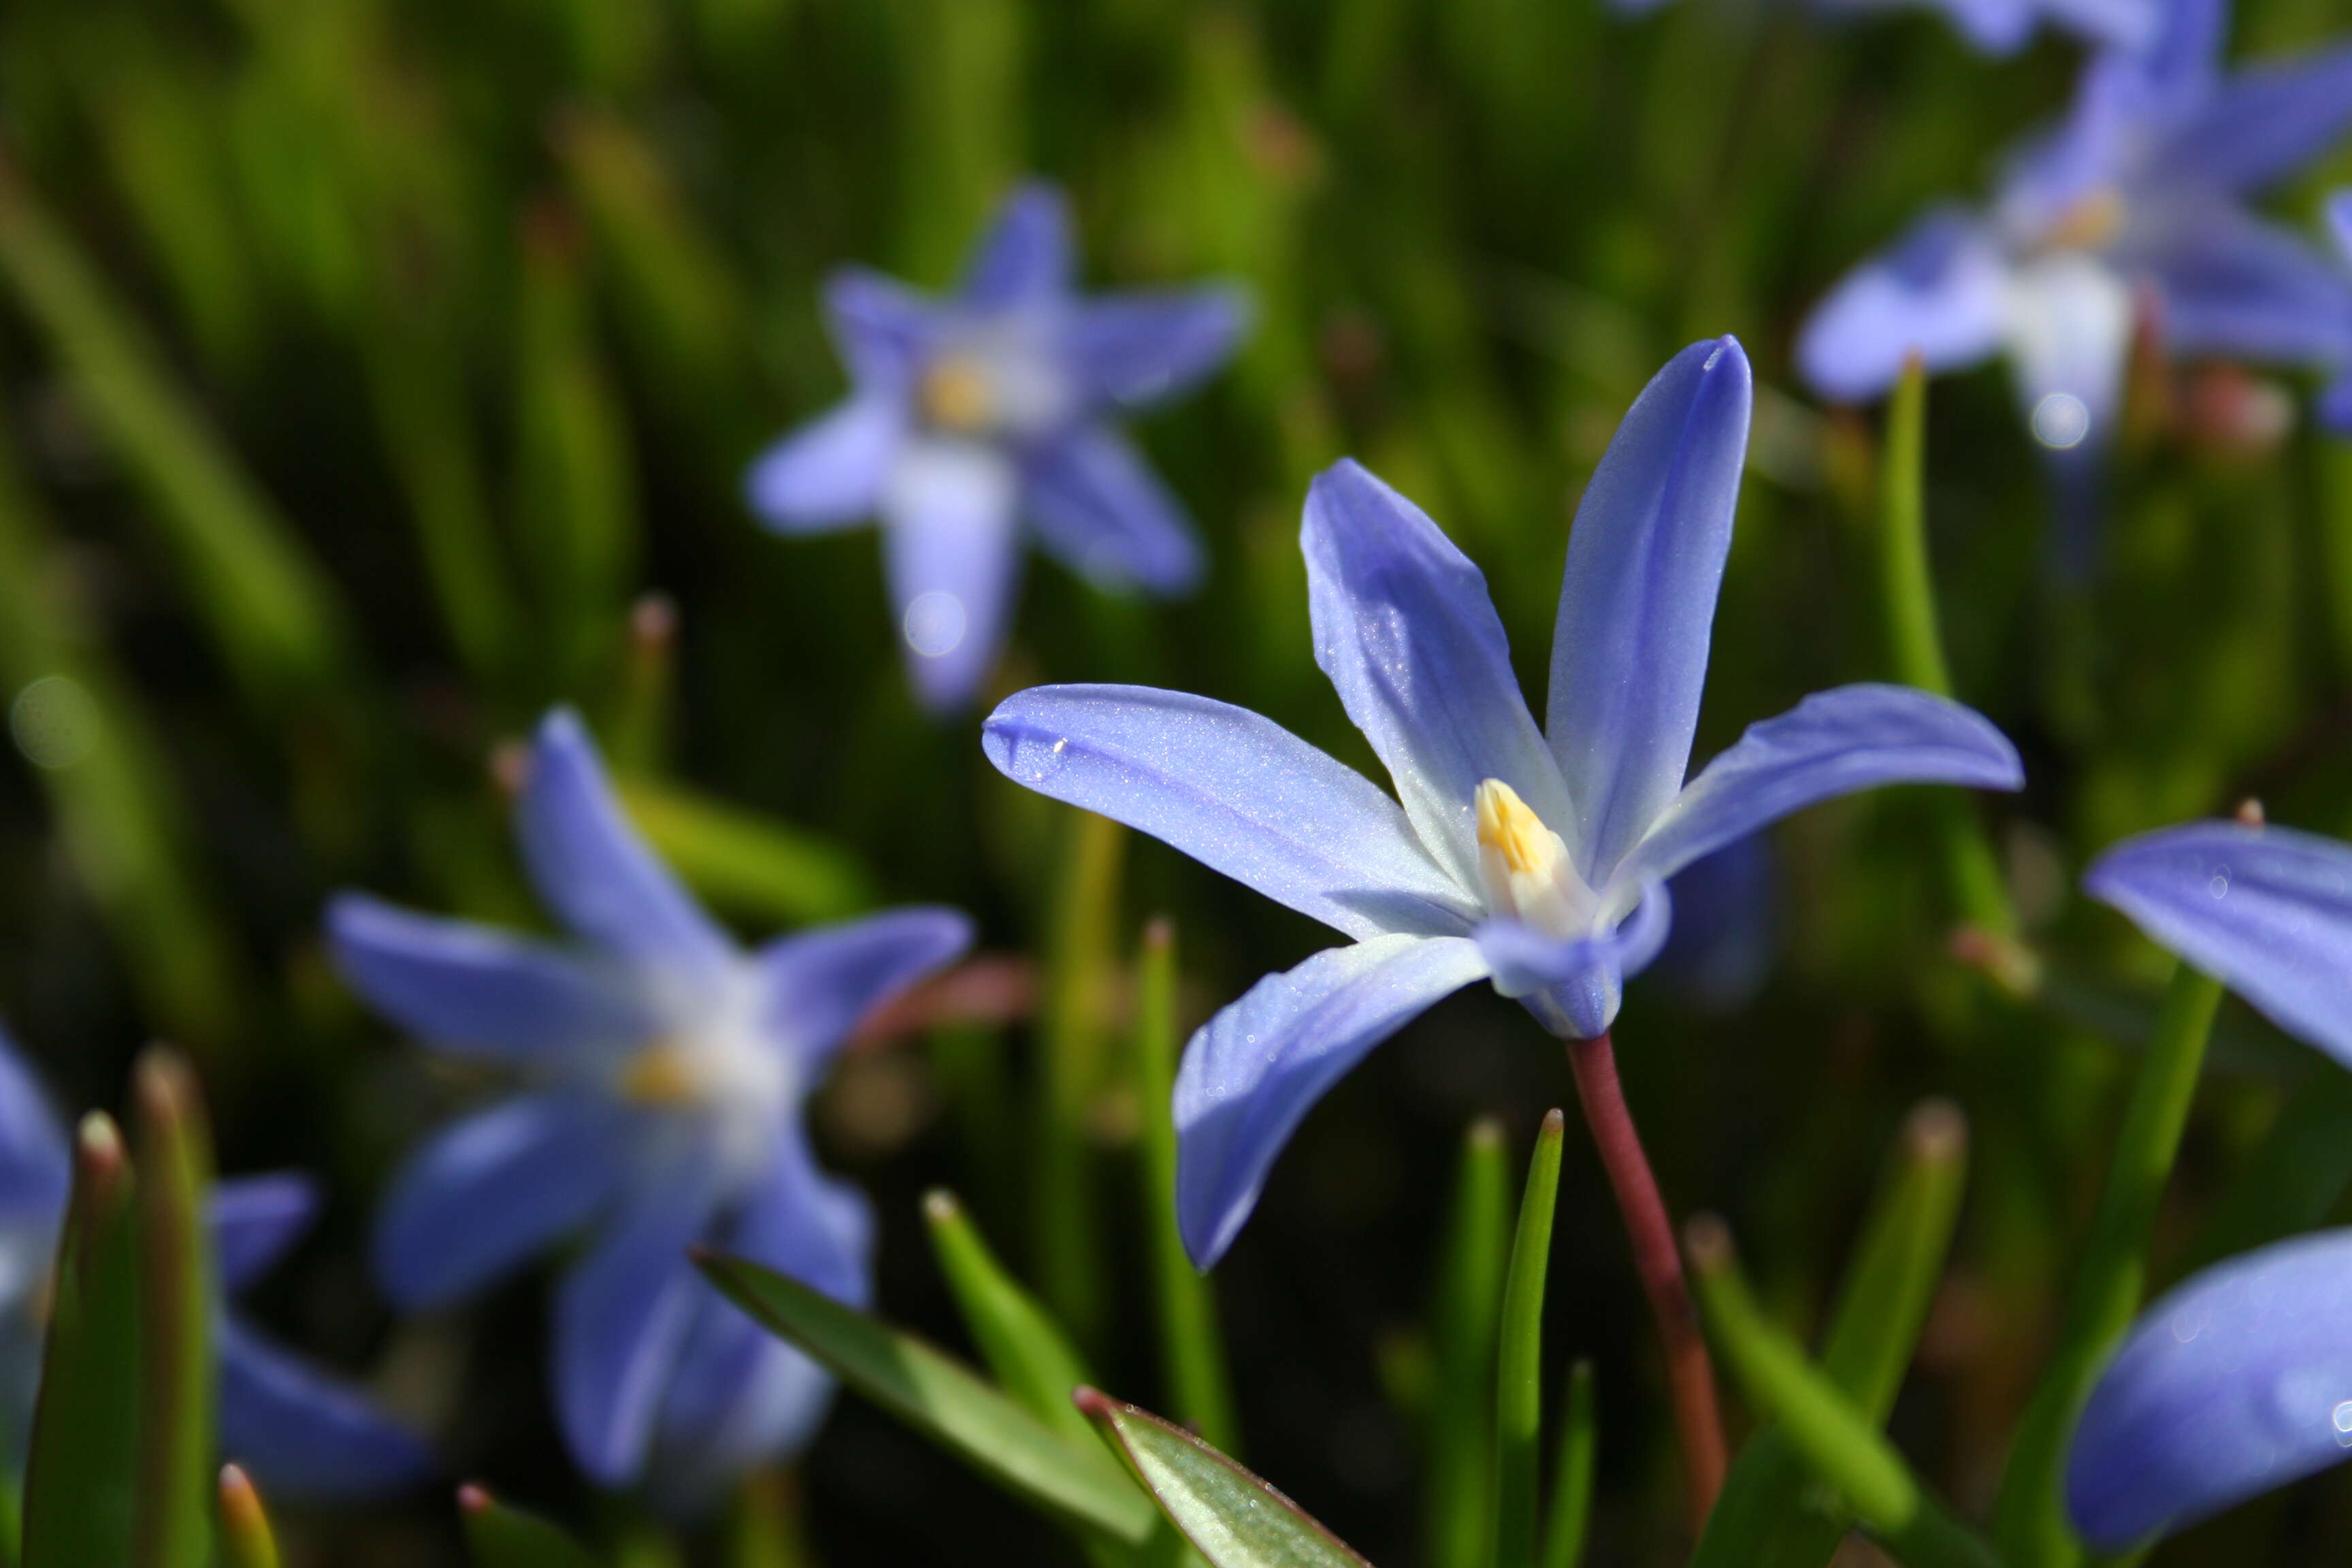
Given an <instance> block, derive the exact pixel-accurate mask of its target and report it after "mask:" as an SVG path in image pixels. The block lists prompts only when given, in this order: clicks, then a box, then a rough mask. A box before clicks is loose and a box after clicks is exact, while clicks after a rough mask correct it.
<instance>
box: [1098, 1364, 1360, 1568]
mask: <svg viewBox="0 0 2352 1568" xmlns="http://www.w3.org/2000/svg"><path fill="white" fill-rule="evenodd" d="M1079 1398H1080V1404H1081V1405H1082V1406H1083V1408H1084V1409H1085V1410H1086V1413H1087V1415H1090V1416H1092V1417H1093V1418H1094V1419H1095V1420H1097V1421H1098V1422H1100V1423H1101V1424H1102V1426H1104V1428H1105V1429H1106V1430H1108V1432H1109V1434H1110V1436H1111V1438H1112V1440H1113V1441H1114V1442H1116V1443H1117V1444H1118V1448H1119V1451H1120V1452H1121V1453H1123V1454H1125V1455H1126V1456H1127V1458H1128V1462H1129V1463H1130V1464H1132V1465H1133V1466H1134V1467H1135V1469H1136V1473H1137V1474H1139V1476H1141V1477H1142V1478H1143V1484H1144V1485H1145V1486H1147V1487H1149V1488H1150V1489H1151V1495H1152V1496H1153V1497H1155V1498H1157V1499H1158V1500H1160V1508H1161V1509H1163V1510H1166V1512H1167V1515H1168V1517H1169V1519H1170V1520H1171V1521H1173V1522H1174V1524H1175V1526H1176V1528H1177V1529H1179V1530H1181V1531H1183V1532H1184V1536H1185V1539H1186V1540H1188V1541H1190V1542H1192V1545H1193V1547H1194V1549H1195V1550H1197V1551H1198V1552H1200V1553H1201V1555H1202V1556H1203V1557H1205V1558H1207V1559H1208V1560H1209V1563H1210V1564H1211V1568H1370V1565H1369V1564H1367V1563H1365V1561H1364V1560H1363V1559H1362V1558H1361V1557H1359V1556H1357V1555H1356V1553H1355V1552H1351V1551H1349V1549H1348V1547H1347V1545H1346V1544H1345V1543H1344V1542H1341V1541H1340V1540H1339V1537H1338V1536H1336V1535H1333V1534H1332V1533H1331V1532H1330V1531H1328V1530H1326V1529H1324V1528H1323V1527H1322V1526H1321V1525H1319V1524H1318V1523H1316V1522H1315V1521H1314V1520H1313V1519H1311V1518H1309V1517H1308V1516H1307V1513H1306V1512H1305V1510H1302V1509H1300V1508H1299V1506H1298V1505H1297V1503H1295V1502H1292V1501H1291V1500H1289V1499H1288V1498H1286V1497H1285V1496H1283V1495H1282V1494H1281V1493H1280V1492H1278V1491H1276V1490H1275V1489H1273V1488H1272V1487H1270V1486H1268V1485H1266V1484H1265V1482H1264V1481H1262V1480H1260V1479H1257V1477H1255V1476H1254V1475H1252V1474H1250V1473H1249V1471H1247V1470H1245V1469H1244V1468H1242V1467H1241V1466H1239V1465H1237V1464H1235V1463H1234V1461H1233V1460H1231V1459H1228V1458H1225V1457H1224V1456H1223V1454H1220V1453H1218V1452H1217V1451H1216V1450H1215V1449H1214V1448H1212V1447H1209V1446H1208V1445H1207V1444H1206V1443H1203V1442H1202V1441H1201V1439H1199V1438H1198V1437H1195V1436H1192V1434H1191V1433H1190V1432H1187V1431H1185V1430H1184V1429H1183V1428H1182V1427H1181V1426H1175V1425H1173V1424H1172V1423H1171V1422H1167V1421H1162V1420H1161V1419H1160V1417H1159V1416H1157V1415H1152V1414H1150V1412H1149V1411H1144V1410H1139V1409H1137V1408H1136V1407H1135V1406H1134V1405H1121V1404H1119V1403H1118V1401H1116V1400H1113V1399H1109V1398H1108V1397H1106V1396H1105V1395H1103V1394H1098V1393H1097V1392H1096V1391H1095V1390H1093V1389H1087V1391H1086V1392H1085V1393H1084V1394H1081V1395H1080V1396H1079Z"/></svg>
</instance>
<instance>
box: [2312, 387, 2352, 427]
mask: <svg viewBox="0 0 2352 1568" xmlns="http://www.w3.org/2000/svg"><path fill="white" fill-rule="evenodd" d="M2319 423H2320V424H2321V425H2322V426H2325V427H2326V428H2327V429H2329V430H2332V431H2334V432H2335V433H2336V435H2338V436H2352V375H2346V376H2341V377H2339V378H2337V379H2336V381H2335V382H2333V383H2331V384H2329V385H2328V387H2327V389H2326V391H2324V392H2322V393H2321V394H2320V395H2319Z"/></svg>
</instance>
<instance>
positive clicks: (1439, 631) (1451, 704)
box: [1299, 460, 1570, 888]
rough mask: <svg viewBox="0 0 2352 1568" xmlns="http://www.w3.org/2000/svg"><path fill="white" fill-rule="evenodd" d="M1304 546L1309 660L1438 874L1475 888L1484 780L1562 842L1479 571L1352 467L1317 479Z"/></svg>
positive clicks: (1540, 748) (1555, 779)
mask: <svg viewBox="0 0 2352 1568" xmlns="http://www.w3.org/2000/svg"><path fill="white" fill-rule="evenodd" d="M1299 544H1300V547H1301V548H1302V549H1303V550H1305V552H1306V553H1307V609H1308V612H1309V614H1310V615H1311V616H1312V618H1313V621H1314V629H1315V662H1316V663H1317V664H1319V665H1321V666H1322V667H1323V673H1324V674H1326V675H1328V676H1329V677H1330V678H1331V684H1332V685H1333V686H1334V687H1336V688H1337V689H1339V700H1340V702H1341V703H1342V704H1343V705H1345V706H1346V708H1347V710H1348V717H1349V718H1350V719H1352V720H1354V721H1356V728H1358V729H1359V730H1361V731H1363V732H1364V738H1365V739H1367V740H1369V741H1370V742H1371V743H1372V750H1373V751H1374V752H1378V753H1379V755H1380V759H1381V762H1382V763H1386V764H1387V766H1388V770H1389V777H1390V778H1391V779H1392V780H1393V781H1394V782H1395V784H1396V791H1397V798H1398V799H1399V800H1401V801H1402V803H1403V805H1404V810H1405V815H1406V816H1408V817H1410V818H1411V819H1412V826H1413V831H1414V832H1415V833H1417V834H1418V835H1420V837H1421V841H1422V843H1423V845H1424V846H1425V847H1427V848H1428V850H1429V853H1430V855H1431V856H1432V857H1433V858H1434V859H1435V860H1436V861H1437V863H1438V864H1439V865H1441V866H1443V867H1444V868H1446V870H1447V871H1449V872H1450V873H1452V875H1453V876H1454V879H1455V880H1456V881H1458V882H1460V883H1461V884H1462V885H1463V886H1464V887H1465V888H1475V887H1477V886H1478V885H1479V871H1478V823H1477V813H1476V811H1475V809H1474V806H1473V804H1472V802H1473V797H1475V795H1476V794H1477V792H1478V785H1479V784H1481V783H1483V782H1484V781H1486V780H1487V779H1490V778H1494V779H1500V780H1502V781H1503V782H1504V783H1505V784H1509V785H1510V786H1511V787H1512V788H1513V789H1514V790H1516V791H1517V792H1518V795H1519V797H1520V798H1521V799H1522V800H1524V801H1526V802H1527V803H1528V805H1529V806H1530V807H1532V808H1533V809H1534V811H1535V813H1536V815H1537V816H1539V817H1541V818H1543V820H1544V822H1545V823H1546V824H1547V825H1548V826H1550V827H1551V828H1552V829H1553V830H1554V831H1556V832H1562V833H1564V832H1565V831H1566V830H1567V824H1568V822H1569V819H1570V804H1569V795H1568V793H1567V792H1566V791H1565V790H1563V789H1562V787H1561V785H1560V779H1559V767H1558V765H1557V764H1555V763H1553V762H1552V759H1551V753H1550V752H1549V750H1548V749H1546V747H1545V745H1544V742H1543V736H1542V735H1541V733H1539V732H1538V731H1537V729H1536V724H1535V720H1534V719H1532V718H1531V717H1529V716H1528V704H1527V700H1526V699H1525V698H1524V697H1522V696H1521V695H1520V693H1519V679H1518V677H1517V675H1516V674H1515V673H1513V671H1512V669H1511V650H1510V647H1509V645H1508V644H1507V643H1506V642H1505V640H1504V637H1503V623H1502V622H1501V620H1499V619H1498V618H1497V617H1496V614H1495V605H1494V601H1493V600H1492V599H1490V598H1489V597H1488V596H1487V594H1486V578H1484V577H1483V576H1481V575H1479V573H1478V568H1477V567H1475V566H1474V565H1472V564H1471V563H1470V562H1469V559H1468V558H1467V557H1465V555H1464V554H1463V553H1462V552H1461V551H1459V550H1457V549H1455V548H1454V542H1453V541H1451V540H1449V539H1447V538H1446V537H1445V535H1444V532H1443V531H1441V530H1440V529H1439V528H1438V526H1437V524H1435V523H1434V522H1432V521H1430V520H1429V516H1428V514H1427V513H1425V512H1423V510H1421V509H1420V508H1419V507H1417V506H1415V505H1413V504H1412V502H1411V501H1409V500H1406V499H1405V498H1404V497H1402V496H1401V495H1399V494H1398V493H1397V492H1396V491H1395V490H1393V489H1390V488H1389V487H1388V486H1387V485H1385V484H1382V483H1381V481H1380V480H1379V479H1376V478H1375V477H1373V475H1372V474H1370V472H1369V471H1367V470H1366V469H1365V468H1363V467H1362V466H1361V465H1360V464H1358V463H1356V462H1354V461H1352V460H1350V461H1344V462H1340V463H1337V464H1334V465H1333V466H1332V467H1331V468H1328V469H1326V470H1325V471H1324V472H1323V473H1322V474H1320V475H1318V477H1317V479H1316V480H1315V484H1314V488H1313V489H1309V490H1308V491H1307V519H1306V523H1305V525H1304V527H1302V528H1301V530H1300V531H1299Z"/></svg>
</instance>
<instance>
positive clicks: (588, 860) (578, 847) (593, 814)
mask: <svg viewBox="0 0 2352 1568" xmlns="http://www.w3.org/2000/svg"><path fill="white" fill-rule="evenodd" d="M515 826H516V830H517V832H518V833H519V834H520V837H521V839H522V851H523V858H524V859H525V860H526V861H527V862H528V863H529V864H530V879H531V881H532V883H533V884H534V885H535V886H536V887H537V888H538V889H539V893H540V897H541V898H543V899H545V900H547V902H548V904H549V905H550V906H551V908H552V909H553V910H555V912H556V913H557V914H559V915H561V916H562V919H563V921H564V923H565V924H566V925H568V926H570V927H571V928H572V930H573V931H577V932H578V933H579V934H580V935H582V936H583V937H585V938H587V939H588V940H589V941H591V942H595V943H597V944H599V945H600V946H603V947H605V948H608V949H610V950H612V951H613V952H617V953H623V954H625V955H626V956H628V957H630V958H634V959H637V960H640V961H642V962H644V963H649V964H653V965H656V966H657V967H660V968H662V969H666V970H669V971H672V972H682V973H687V974H695V975H709V974H710V973H713V972H715V971H717V970H720V969H722V968H724V967H725V966H726V965H727V964H729V963H731V962H733V961H734V960H735V958H736V952H735V947H734V944H733V943H732V942H730V941H729V940H728V939H727V937H726V936H725V935H724V934H723V933H721V932H720V931H719V928H718V927H717V926H715V925H713V924H712V923H711V921H710V917H709V916H708V915H706V914H704V913H703V912H702V909H701V906H700V905H698V904H697V903H696V902H695V901H694V900H693V899H692V898H690V897H688V894H687V891H686V889H684V888H682V887H680V886H679V885H678V882H677V879H676V878H675V877H673V876H671V875H670V873H669V868H667V867H666V866H664V865H663V864H662V863H661V862H660V861H659V860H657V859H656V858H654V854H653V851H652V850H650V849H648V848H646V842H645V840H644V839H643V838H641V837H638V835H637V830H636V828H635V826H632V825H631V824H630V822H629V820H628V818H627V817H626V816H623V815H622V812H621V805H620V802H619V801H618V800H616V799H615V798H614V795H613V786H612V785H611V784H610V783H608V782H607V781H606V779H605V777H604V764H603V763H601V762H600V761H599V760H598V759H597V756H596V748H595V745H594V743H593V742H591V741H590V740H589V739H588V731H586V730H585V729H584V728H583V727H582V725H581V722H580V719H579V716H578V715H577V714H575V713H573V712H572V710H570V709H568V708H559V709H557V710H555V711H553V712H551V713H550V714H549V715H548V716H547V718H546V719H545V720H544V721H542V722H541V724H540V727H539V738H538V742H537V743H536V744H535V745H533V746H532V748H531V757H530V777H529V778H527V779H526V780H525V781H524V783H523V789H522V798H521V800H520V802H518V803H517V805H516V810H515Z"/></svg>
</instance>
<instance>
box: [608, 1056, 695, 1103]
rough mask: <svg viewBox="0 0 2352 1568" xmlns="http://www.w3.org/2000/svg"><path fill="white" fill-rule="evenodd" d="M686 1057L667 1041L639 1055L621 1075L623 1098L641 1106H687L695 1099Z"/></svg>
mask: <svg viewBox="0 0 2352 1568" xmlns="http://www.w3.org/2000/svg"><path fill="white" fill-rule="evenodd" d="M695 1090H696V1084H695V1076H694V1072H693V1069H692V1068H690V1067H689V1066H688V1063H687V1059H686V1053H685V1052H684V1051H682V1050H680V1049H678V1047H676V1046H674V1045H671V1044H668V1043H667V1042H666V1041H657V1042H656V1043H655V1044H653V1045H650V1046H647V1047H646V1048H645V1049H644V1050H642V1051H639V1052H638V1053H637V1055H636V1058H635V1060H633V1061H632V1062H630V1063H629V1067H628V1070H627V1071H626V1072H624V1073H623V1074H622V1075H621V1098H622V1099H624V1100H629V1101H630V1102H632V1103H634V1104H637V1105H685V1104H688V1103H689V1102H691V1101H692V1100H694V1099H695V1097H696V1096H695Z"/></svg>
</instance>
